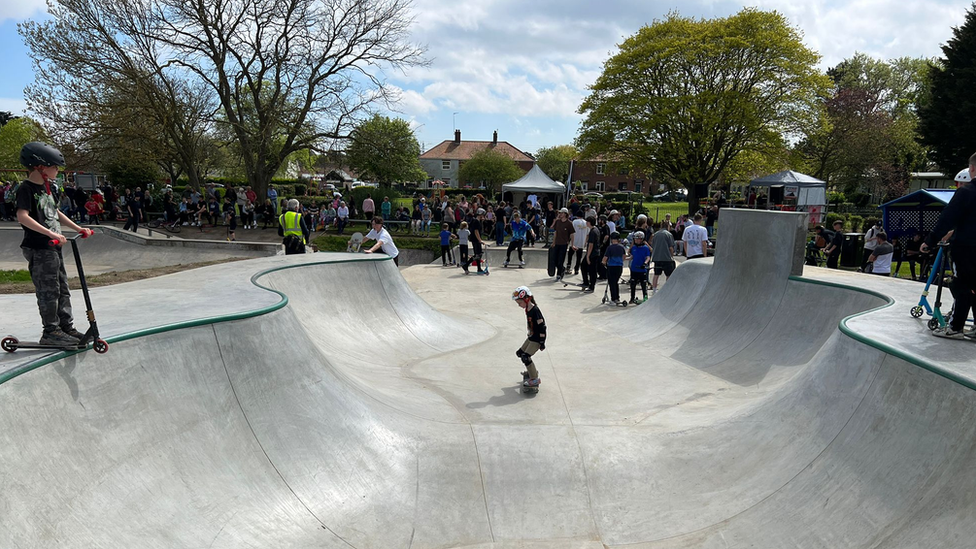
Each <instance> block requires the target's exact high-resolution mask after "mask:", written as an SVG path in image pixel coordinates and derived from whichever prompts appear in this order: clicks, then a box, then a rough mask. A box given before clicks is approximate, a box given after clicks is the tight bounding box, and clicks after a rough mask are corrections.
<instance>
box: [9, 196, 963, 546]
mask: <svg viewBox="0 0 976 549" xmlns="http://www.w3.org/2000/svg"><path fill="white" fill-rule="evenodd" d="M723 215H724V213H723ZM731 217H734V216H730V219H731ZM777 219H783V220H784V221H782V222H783V223H784V224H785V225H784V226H788V225H789V224H790V223H791V222H790V221H789V220H788V219H789V218H777ZM775 222H778V221H777V220H772V221H768V222H767V223H766V224H765V226H767V227H768V225H769V223H774V224H775ZM726 223H731V221H729V219H727V218H725V217H723V231H726V230H727V225H726ZM725 234H733V235H740V238H746V237H748V238H749V239H755V238H757V237H756V236H755V235H751V236H750V235H748V233H747V232H726V233H725ZM723 238H726V237H723ZM727 238H729V239H730V240H731V238H732V237H727ZM726 244H729V247H730V248H734V247H733V246H732V245H731V244H732V243H729V242H722V246H720V250H721V249H723V248H725V246H726ZM784 253H786V252H784ZM787 255H788V254H787ZM736 257H740V256H736V255H729V256H727V257H723V256H722V255H721V253H720V255H719V257H717V258H716V259H715V262H714V264H710V262H700V263H695V262H689V263H686V264H684V265H682V266H681V267H679V268H678V269H677V270H676V272H675V275H674V276H673V279H672V280H670V281H668V283H667V284H666V285H665V286H664V289H663V290H662V291H661V292H660V294H659V295H658V296H655V297H654V298H652V299H651V300H650V301H648V302H647V304H645V305H642V306H640V307H638V308H636V309H627V310H620V309H611V308H607V307H601V306H599V305H596V306H594V305H593V302H594V301H597V300H596V299H595V298H593V296H590V298H589V299H587V298H585V297H583V296H580V295H579V293H578V292H576V293H571V292H564V291H561V290H560V289H559V288H558V287H553V288H547V287H545V286H541V285H540V284H538V283H535V285H534V286H533V287H534V288H536V289H537V295H538V296H539V301H540V304H541V306H542V307H543V310H544V312H545V313H546V317H547V319H548V321H549V324H550V327H551V328H550V333H551V334H552V340H551V342H550V344H549V346H548V348H547V350H546V351H545V352H544V353H541V354H540V355H537V364H538V366H539V368H540V372H541V375H542V378H543V380H544V383H543V388H542V391H541V392H540V393H539V394H538V395H536V396H535V397H534V398H526V397H525V396H523V395H520V394H518V390H517V388H515V379H514V378H517V377H518V376H517V371H518V366H520V364H518V363H517V359H515V358H514V355H513V349H514V348H516V347H517V346H518V344H519V343H521V340H522V338H524V324H523V322H524V320H523V319H522V317H521V313H520V312H519V311H518V310H517V309H514V310H513V308H514V306H513V305H512V304H511V300H510V294H511V288H512V287H514V286H516V285H519V284H522V283H530V282H533V281H535V280H537V279H539V278H540V276H544V275H541V274H540V273H538V272H536V271H533V270H531V269H524V270H515V271H511V270H510V271H505V272H500V273H499V272H495V273H493V274H492V276H490V277H473V276H469V277H464V276H463V275H460V274H457V273H456V272H455V271H456V270H445V269H441V268H440V267H439V266H434V267H423V266H418V267H412V268H410V269H407V270H406V271H404V273H403V276H401V275H400V273H399V272H398V271H397V270H396V269H395V267H394V266H393V264H392V262H390V261H365V262H343V263H339V262H332V261H325V263H323V264H314V263H309V260H308V259H307V258H302V260H303V261H305V262H306V263H300V264H299V263H296V264H293V265H292V264H287V263H288V261H289V260H288V259H287V258H285V259H278V260H277V261H278V263H276V264H275V265H279V267H276V268H274V269H271V270H268V269H266V268H265V267H262V266H266V264H268V263H269V260H264V259H262V260H256V262H255V272H258V271H267V272H264V273H263V274H261V275H259V276H257V277H256V278H255V282H256V283H258V284H260V285H262V286H265V287H268V288H270V289H272V290H275V291H278V292H281V293H282V294H284V295H286V296H288V302H287V304H286V305H285V306H284V307H282V308H278V309H276V310H274V311H272V312H270V313H267V314H264V315H261V316H254V317H251V318H242V319H239V320H234V321H228V322H219V321H217V320H215V321H213V322H210V323H205V324H202V325H199V326H194V327H188V328H184V329H176V330H170V331H164V332H161V333H155V334H152V335H148V336H145V337H141V338H137V339H130V340H125V341H120V342H118V343H114V344H113V346H112V348H111V350H110V353H109V354H108V355H105V356H95V355H94V354H93V353H82V354H78V355H74V356H71V357H67V358H64V359H61V360H58V361H55V362H53V363H51V364H48V365H45V366H42V367H39V368H36V369H31V370H30V371H26V372H25V373H23V374H22V375H19V376H17V377H13V378H12V379H10V380H9V381H7V382H6V383H4V384H2V385H0V431H2V432H3V433H4V437H5V442H6V444H4V445H0V483H2V490H0V516H3V517H5V520H3V521H0V546H2V547H15V548H19V547H103V546H104V547H118V546H127V547H227V548H231V547H302V548H305V547H308V548H311V547H325V548H330V547H357V548H359V547H377V548H380V547H382V548H386V547H431V548H435V547H437V548H440V547H466V548H472V547H477V548H483V549H501V548H506V549H507V548H515V547H520V548H521V547H531V548H556V547H559V548H563V547H573V548H579V549H596V548H600V547H625V546H626V547H636V548H691V547H708V548H711V547H716V548H717V547H736V546H742V547H768V548H778V547H865V548H867V547H892V548H894V547H905V548H907V547H926V546H928V547H968V546H969V543H970V540H971V539H972V536H973V534H976V531H974V530H976V526H974V525H976V521H974V520H973V519H976V505H974V503H973V501H972V498H971V497H970V495H971V493H972V492H973V490H974V489H976V486H973V484H974V482H973V480H971V479H973V478H974V475H973V473H974V472H976V471H974V470H973V469H974V466H973V465H972V463H973V458H974V457H976V446H974V445H976V442H974V440H976V437H974V436H973V435H974V434H976V433H973V432H972V431H973V429H974V427H972V425H974V423H976V422H974V421H973V420H974V419H976V418H974V417H973V416H974V414H976V402H974V399H973V392H972V390H970V389H968V388H966V387H964V386H962V385H960V384H957V383H955V382H953V381H951V380H949V379H947V378H946V377H943V376H939V375H936V374H935V373H933V372H931V371H928V370H925V369H922V368H919V367H918V366H917V365H916V364H911V363H909V362H906V361H905V360H903V359H902V358H899V357H898V356H895V355H893V354H890V353H887V352H885V351H883V350H879V349H877V348H874V347H871V346H869V345H866V344H864V343H861V342H859V341H857V340H855V339H852V338H851V337H849V336H847V335H846V334H844V333H842V332H841V331H840V330H839V329H838V322H840V321H841V319H843V318H844V317H847V316H849V315H852V314H854V313H857V312H860V311H865V310H868V309H872V308H876V307H879V306H884V305H885V304H886V303H887V302H888V301H887V300H886V299H885V298H884V297H883V296H880V295H878V294H876V293H866V292H862V291H858V290H856V289H853V288H840V287H830V286H826V285H822V284H812V283H810V282H807V281H804V280H802V279H797V278H789V276H788V275H789V269H788V268H782V269H781V270H779V271H777V272H775V273H752V274H750V270H749V268H746V267H743V268H741V271H740V272H737V273H733V274H729V273H725V274H723V273H722V272H721V271H722V270H723V269H733V270H735V269H739V268H740V267H738V265H737V263H736V262H735V258H736ZM280 266H286V267H288V268H284V269H282V268H280ZM447 271H451V272H447ZM183 274H186V273H183ZM178 276H179V275H178ZM729 279H733V280H740V282H739V285H740V286H742V285H745V286H748V285H749V284H750V283H752V282H754V283H755V284H757V285H759V284H761V285H763V286H764V287H767V291H766V292H761V291H758V290H755V289H746V290H743V293H744V295H746V296H749V297H750V299H749V300H742V299H741V298H740V297H739V295H740V292H739V290H740V289H742V288H741V287H740V286H727V287H726V288H725V289H726V292H721V291H719V288H712V286H713V285H716V286H717V285H721V284H728V283H729V282H727V280H729ZM408 282H409V283H410V284H409V285H408ZM115 291H116V292H118V291H124V288H118V289H115ZM96 297H97V295H96ZM705 298H708V299H705ZM584 300H586V301H584ZM689 302H691V304H690V305H689ZM816 304H819V305H820V307H817V306H815V305H816ZM702 308H711V309H712V310H713V311H714V314H711V315H709V314H707V313H708V311H707V310H706V311H704V312H703V311H701V309H702ZM667 315H670V316H667ZM737 322H738V323H739V324H741V325H737V324H736V323H737ZM631 329H632V330H631ZM798 332H799V333H798ZM728 334H731V335H728ZM683 335H687V341H699V340H698V339H696V338H699V337H701V338H705V339H702V340H701V341H700V343H698V344H700V345H702V348H701V349H694V348H691V347H689V346H688V345H687V344H686V343H687V341H682V339H681V338H682V336H683ZM743 340H745V342H743ZM706 351H707V352H708V353H711V354H707V353H706ZM693 359H700V360H697V361H696V360H693ZM10 517H13V519H10Z"/></svg>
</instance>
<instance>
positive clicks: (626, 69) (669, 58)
mask: <svg viewBox="0 0 976 549" xmlns="http://www.w3.org/2000/svg"><path fill="white" fill-rule="evenodd" d="M818 61H819V56H818V55H817V54H816V53H815V52H813V51H811V50H810V49H808V48H807V47H806V46H804V45H803V43H802V41H801V39H800V34H799V32H798V31H797V30H796V29H794V28H793V27H791V26H790V25H789V23H788V22H787V20H786V18H785V17H783V16H782V15H780V14H779V13H775V12H764V11H758V10H755V9H745V10H743V11H740V12H739V13H738V14H736V15H733V16H730V17H726V18H720V19H710V20H700V19H691V18H686V17H681V16H680V15H678V14H677V13H671V14H668V16H667V17H666V18H665V19H664V20H663V21H656V22H655V23H653V24H652V25H650V26H646V27H643V28H641V29H640V30H639V31H638V32H637V34H635V35H634V36H631V37H630V38H627V39H626V40H624V42H623V43H622V44H621V45H620V51H619V52H618V53H617V54H616V55H614V56H613V57H611V58H610V59H609V60H608V61H607V62H606V63H605V64H604V67H603V73H602V74H601V75H600V77H599V78H598V79H597V81H596V83H595V84H594V85H593V86H592V87H591V88H590V90H591V93H590V95H589V96H588V97H587V98H586V99H585V100H584V101H583V103H582V105H580V108H579V112H580V114H582V115H584V120H583V122H582V125H581V131H580V136H579V138H578V139H577V145H578V146H580V147H581V148H582V149H583V154H584V155H585V156H595V155H597V154H602V155H604V156H608V157H615V158H620V159H621V161H623V162H624V163H626V164H627V165H629V166H631V167H632V168H633V169H639V170H641V171H645V172H648V173H653V174H655V176H656V177H659V178H661V179H673V180H674V181H677V182H679V183H681V184H682V185H684V186H685V187H686V188H687V189H688V193H689V209H690V210H694V209H697V204H698V195H697V188H696V185H698V184H710V183H713V182H715V181H716V180H717V179H718V178H719V176H720V175H721V174H722V173H723V171H724V170H725V169H726V168H727V167H728V165H729V163H730V162H732V160H733V159H734V158H735V157H736V156H737V155H738V154H739V153H740V152H742V151H744V150H763V149H764V148H766V147H767V146H768V145H769V144H770V143H777V142H778V141H780V140H781V139H783V135H786V134H789V135H792V134H794V133H796V132H798V131H799V130H800V129H801V128H803V127H804V126H805V125H806V124H809V123H810V120H811V119H812V118H813V117H814V115H815V111H816V109H817V107H818V105H817V101H816V99H817V97H818V96H819V95H821V94H823V93H825V92H826V90H827V88H828V86H829V81H828V80H827V79H826V77H825V76H824V75H822V74H821V73H820V72H818V70H817V69H816V64H817V62H818Z"/></svg>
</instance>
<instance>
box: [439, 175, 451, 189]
mask: <svg viewBox="0 0 976 549" xmlns="http://www.w3.org/2000/svg"><path fill="white" fill-rule="evenodd" d="M441 181H443V182H444V187H445V188H447V187H450V186H451V178H450V177H445V178H443V179H441Z"/></svg>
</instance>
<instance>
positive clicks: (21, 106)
mask: <svg viewBox="0 0 976 549" xmlns="http://www.w3.org/2000/svg"><path fill="white" fill-rule="evenodd" d="M0 111H4V112H9V113H13V114H14V115H16V116H23V115H24V114H26V111H27V101H26V100H24V99H23V98H17V97H0Z"/></svg>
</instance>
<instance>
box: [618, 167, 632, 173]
mask: <svg viewBox="0 0 976 549" xmlns="http://www.w3.org/2000/svg"><path fill="white" fill-rule="evenodd" d="M620 175H630V168H627V167H624V168H620Z"/></svg>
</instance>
